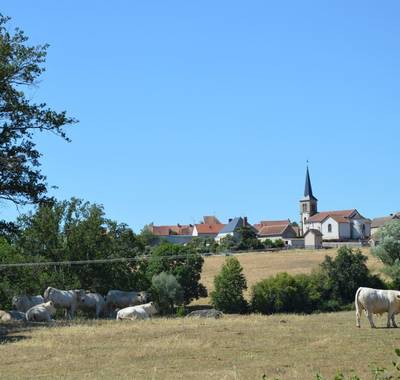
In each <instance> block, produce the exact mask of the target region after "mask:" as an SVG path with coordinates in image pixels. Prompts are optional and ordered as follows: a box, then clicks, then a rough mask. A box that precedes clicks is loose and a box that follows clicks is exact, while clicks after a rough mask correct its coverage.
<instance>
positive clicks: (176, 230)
mask: <svg viewBox="0 0 400 380" xmlns="http://www.w3.org/2000/svg"><path fill="white" fill-rule="evenodd" d="M147 229H148V231H150V232H151V233H152V234H154V235H156V236H157V237H158V238H159V239H160V240H166V241H168V242H170V243H174V244H185V243H188V242H189V241H191V240H192V238H193V236H192V234H193V225H192V224H186V225H182V224H179V223H178V224H177V225H172V226H155V225H154V224H153V223H150V224H149V225H148V226H147Z"/></svg>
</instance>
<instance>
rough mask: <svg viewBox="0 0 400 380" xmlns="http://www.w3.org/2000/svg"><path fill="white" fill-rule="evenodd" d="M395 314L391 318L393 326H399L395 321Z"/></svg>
mask: <svg viewBox="0 0 400 380" xmlns="http://www.w3.org/2000/svg"><path fill="white" fill-rule="evenodd" d="M394 316H395V313H393V314H392V318H391V320H392V326H393V327H397V325H396V321H395V319H394Z"/></svg>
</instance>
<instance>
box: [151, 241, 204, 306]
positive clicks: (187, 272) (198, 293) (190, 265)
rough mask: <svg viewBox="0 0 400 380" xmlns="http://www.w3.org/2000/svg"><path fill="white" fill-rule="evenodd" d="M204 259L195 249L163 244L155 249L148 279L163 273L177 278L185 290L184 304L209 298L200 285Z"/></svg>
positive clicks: (152, 252)
mask: <svg viewBox="0 0 400 380" xmlns="http://www.w3.org/2000/svg"><path fill="white" fill-rule="evenodd" d="M203 263H204V259H203V257H202V256H201V255H200V254H199V253H197V252H196V251H195V250H194V249H193V247H190V246H182V245H177V244H171V243H168V242H162V243H160V244H159V245H158V246H156V247H154V248H153V249H152V251H151V255H150V258H149V261H148V267H147V270H146V274H147V278H148V279H150V280H151V279H152V278H153V276H154V275H157V274H160V273H161V272H166V273H170V274H172V275H174V276H175V278H176V279H177V281H178V282H179V284H180V285H181V286H182V289H183V299H184V304H185V305H186V304H189V303H190V302H191V301H192V300H193V299H198V298H200V297H206V296H207V289H206V288H205V287H204V286H203V285H202V284H201V283H200V276H201V270H202V267H203Z"/></svg>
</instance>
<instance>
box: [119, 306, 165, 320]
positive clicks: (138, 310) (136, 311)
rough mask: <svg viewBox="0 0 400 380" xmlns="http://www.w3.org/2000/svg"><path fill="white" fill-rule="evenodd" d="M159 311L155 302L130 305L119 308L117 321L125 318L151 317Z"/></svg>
mask: <svg viewBox="0 0 400 380" xmlns="http://www.w3.org/2000/svg"><path fill="white" fill-rule="evenodd" d="M157 313H158V310H157V307H156V305H155V304H154V302H149V303H146V304H144V305H137V306H129V307H126V308H124V309H121V310H119V311H118V313H117V318H116V319H117V321H120V320H123V319H131V320H133V319H149V318H150V317H151V316H153V315H154V314H157Z"/></svg>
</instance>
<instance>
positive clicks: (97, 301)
mask: <svg viewBox="0 0 400 380" xmlns="http://www.w3.org/2000/svg"><path fill="white" fill-rule="evenodd" d="M105 304H106V302H105V300H104V297H103V296H102V295H101V294H99V293H84V294H82V293H80V294H78V309H82V310H83V311H92V312H94V313H95V315H96V318H99V316H100V314H101V313H102V312H103V311H104V306H105Z"/></svg>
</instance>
